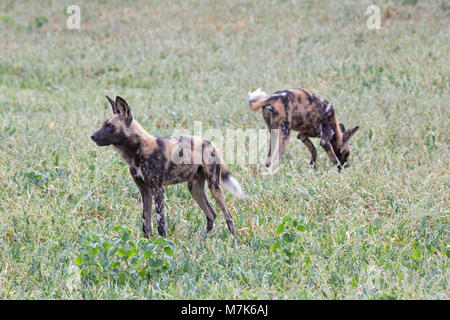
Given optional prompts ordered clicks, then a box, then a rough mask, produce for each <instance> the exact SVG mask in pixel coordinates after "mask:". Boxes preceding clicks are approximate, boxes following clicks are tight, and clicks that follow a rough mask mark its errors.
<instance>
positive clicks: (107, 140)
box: [91, 97, 244, 237]
mask: <svg viewBox="0 0 450 320" xmlns="http://www.w3.org/2000/svg"><path fill="white" fill-rule="evenodd" d="M107 98H108V100H109V102H110V103H111V106H112V111H113V115H112V116H111V117H110V118H108V119H107V120H106V121H105V122H104V123H103V126H102V127H101V128H100V129H99V130H98V131H96V132H95V133H94V134H92V135H91V138H92V140H94V142H95V143H96V144H97V145H98V146H108V145H113V146H114V147H115V148H116V149H117V151H118V152H119V154H120V155H121V156H122V158H123V159H124V160H125V161H126V162H127V164H128V165H129V167H130V173H131V176H132V177H133V180H134V182H135V183H136V185H137V186H138V188H139V191H140V193H141V198H142V207H143V210H142V229H143V231H144V236H145V237H148V236H149V235H152V234H153V233H152V225H151V211H152V197H155V204H156V220H157V222H158V233H159V235H161V236H163V237H166V236H167V234H166V227H165V221H164V205H163V199H164V189H163V186H164V185H170V184H176V183H180V182H184V181H187V183H188V188H189V191H190V193H191V195H192V197H193V198H194V199H195V200H196V201H197V203H198V204H199V206H200V208H201V209H202V210H203V211H204V212H205V214H206V220H207V224H206V231H207V232H208V231H211V230H212V228H213V224H214V220H215V218H216V216H217V214H216V212H215V211H214V209H213V208H212V207H211V205H210V204H209V202H208V199H207V198H206V193H205V181H207V182H208V187H209V189H210V190H211V194H212V195H213V197H214V199H215V200H216V202H217V204H218V206H219V208H220V209H221V210H222V211H223V213H224V215H225V220H226V222H227V225H228V229H229V230H230V232H231V234H233V235H234V225H233V217H232V216H231V214H230V212H229V211H228V209H227V207H226V204H225V199H224V195H223V193H222V187H221V183H222V182H223V184H224V186H225V187H226V188H227V189H228V190H229V191H230V192H231V193H233V194H234V195H235V196H237V197H239V198H242V197H243V196H244V193H243V191H242V189H241V186H240V185H239V183H238V182H237V181H236V180H235V179H234V178H233V177H232V175H231V173H230V171H228V169H227V168H226V166H225V165H224V164H223V163H222V161H221V158H220V156H219V152H218V150H217V149H216V148H215V146H214V145H213V144H212V143H211V142H209V141H207V140H203V139H201V138H199V137H193V136H181V137H154V136H152V135H150V134H148V133H147V132H146V131H145V130H144V129H143V128H142V127H141V125H140V124H139V123H138V122H137V121H136V120H135V119H133V114H132V113H131V109H130V107H129V106H128V104H127V103H126V102H125V100H124V99H122V98H121V97H116V100H115V101H114V100H112V99H111V98H109V97H107Z"/></svg>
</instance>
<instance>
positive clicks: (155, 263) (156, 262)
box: [148, 258, 164, 269]
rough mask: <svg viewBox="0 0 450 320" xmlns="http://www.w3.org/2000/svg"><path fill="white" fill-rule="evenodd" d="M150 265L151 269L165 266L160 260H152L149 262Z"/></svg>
mask: <svg viewBox="0 0 450 320" xmlns="http://www.w3.org/2000/svg"><path fill="white" fill-rule="evenodd" d="M148 264H149V265H150V267H152V268H153V269H159V268H161V267H162V266H163V265H164V260H163V259H160V258H156V259H152V258H150V259H149V260H148Z"/></svg>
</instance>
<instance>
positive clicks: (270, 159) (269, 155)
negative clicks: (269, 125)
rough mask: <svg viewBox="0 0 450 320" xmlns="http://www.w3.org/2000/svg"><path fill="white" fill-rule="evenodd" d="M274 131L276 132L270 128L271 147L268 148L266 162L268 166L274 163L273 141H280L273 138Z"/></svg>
mask: <svg viewBox="0 0 450 320" xmlns="http://www.w3.org/2000/svg"><path fill="white" fill-rule="evenodd" d="M273 133H274V132H273V131H272V130H270V129H269V135H270V136H269V148H268V150H267V158H266V162H265V165H266V167H270V164H271V163H272V142H273V141H278V140H277V139H276V138H272V134H273Z"/></svg>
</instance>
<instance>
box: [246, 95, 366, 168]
mask: <svg viewBox="0 0 450 320" xmlns="http://www.w3.org/2000/svg"><path fill="white" fill-rule="evenodd" d="M249 105H250V108H251V110H253V111H258V110H259V109H262V114H263V119H264V121H265V123H266V125H267V127H268V129H269V130H272V131H273V130H276V131H275V132H277V134H276V135H272V134H271V141H269V150H268V154H267V160H266V166H267V167H269V166H270V165H271V164H272V160H273V159H275V160H276V163H274V166H278V161H279V159H281V157H282V156H283V154H284V152H285V150H286V146H287V145H288V143H289V137H290V134H291V131H297V132H298V134H297V139H299V140H301V141H302V142H303V143H304V144H305V145H306V147H307V148H308V149H309V151H310V153H311V160H310V164H311V165H315V162H316V159H317V150H316V148H315V147H314V145H313V143H312V142H311V140H310V139H309V138H320V146H321V147H323V148H324V149H325V151H326V153H327V155H328V157H329V158H330V160H331V162H332V163H333V164H335V165H337V166H338V168H339V170H340V168H341V166H342V165H344V164H346V163H347V160H348V158H349V156H350V147H349V144H348V142H349V140H350V138H351V137H352V136H353V135H354V134H355V133H356V131H357V130H358V129H359V127H358V126H357V127H354V128H353V129H350V130H348V131H345V128H344V126H343V125H342V124H339V123H338V120H337V117H336V113H335V110H334V107H333V105H332V104H331V103H329V102H328V101H327V100H321V99H319V98H317V97H316V96H315V95H314V94H312V93H311V92H309V91H308V90H305V89H291V90H281V91H276V92H274V93H273V94H272V95H271V96H269V97H268V96H267V94H266V93H265V92H264V91H261V89H258V90H256V91H254V92H249ZM273 139H278V141H276V142H278V143H277V144H275V143H274V141H272V140H273ZM274 145H278V153H277V154H276V157H274V154H273V153H274V152H272V151H273V150H272V148H273V147H272V146H274Z"/></svg>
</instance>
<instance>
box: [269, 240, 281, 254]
mask: <svg viewBox="0 0 450 320" xmlns="http://www.w3.org/2000/svg"><path fill="white" fill-rule="evenodd" d="M280 246H281V242H280V241H278V242H275V243H274V244H273V245H272V246H271V247H270V252H274V251H275V250H277V249H278V248H279V247H280Z"/></svg>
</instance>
